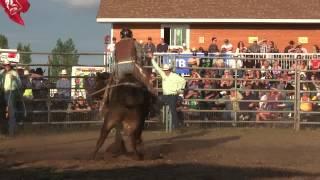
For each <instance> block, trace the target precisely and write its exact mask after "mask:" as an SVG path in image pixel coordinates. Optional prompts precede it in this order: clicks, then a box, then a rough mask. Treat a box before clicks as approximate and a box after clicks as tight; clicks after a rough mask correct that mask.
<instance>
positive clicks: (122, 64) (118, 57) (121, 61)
mask: <svg viewBox="0 0 320 180" xmlns="http://www.w3.org/2000/svg"><path fill="white" fill-rule="evenodd" d="M120 36H121V40H120V41H119V42H117V43H116V45H115V54H114V55H115V63H116V64H115V65H116V69H115V71H116V73H115V75H116V79H117V80H120V79H121V78H122V77H124V75H125V74H128V73H131V74H133V75H134V77H135V78H136V79H138V80H139V81H140V82H142V83H143V84H144V85H145V86H146V87H147V88H148V90H149V91H150V92H152V93H154V90H153V87H152V85H151V83H150V82H149V80H148V79H149V78H148V77H147V75H146V74H145V73H144V72H143V69H142V68H141V66H142V64H143V62H142V48H141V47H140V45H139V44H138V42H136V41H135V40H134V39H133V38H132V37H133V34H132V31H131V30H130V29H128V28H123V29H122V30H121V32H120Z"/></svg>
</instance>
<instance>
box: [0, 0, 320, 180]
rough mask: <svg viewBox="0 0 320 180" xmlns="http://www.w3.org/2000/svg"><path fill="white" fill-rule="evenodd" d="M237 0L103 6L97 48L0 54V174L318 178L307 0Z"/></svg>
mask: <svg viewBox="0 0 320 180" xmlns="http://www.w3.org/2000/svg"><path fill="white" fill-rule="evenodd" d="M229 1H230V0H226V2H229ZM238 1H239V0H235V1H234V3H235V5H232V4H230V5H228V6H222V5H221V4H219V3H216V2H214V3H213V2H211V1H209V0H204V1H203V2H202V3H203V4H202V5H201V8H200V5H199V3H198V2H197V3H195V2H194V3H195V4H194V3H191V2H189V1H185V2H183V1H180V2H181V3H182V2H183V3H184V4H181V3H180V5H178V4H179V3H177V4H172V2H171V1H168V0H164V1H162V2H161V3H160V2H159V1H155V0H152V1H151V2H153V3H150V2H149V1H146V0H138V1H137V0H133V1H132V2H131V1H130V2H129V1H128V2H125V1H123V3H116V1H109V0H101V1H100V6H99V10H98V15H97V18H96V21H97V22H98V23H105V24H106V25H107V26H108V32H107V33H106V36H105V37H104V42H103V43H104V44H102V43H101V44H102V45H101V46H103V47H104V52H98V53H97V52H77V53H65V52H41V51H32V52H26V51H19V50H17V49H8V48H6V49H0V180H2V179H3V180H11V179H14V180H29V179H30V180H37V179H41V180H42V179H46V180H47V179H55V180H60V179H61V180H65V179H66V180H73V179H87V180H91V179H130V180H131V179H134V180H135V179H136V180H140V179H142V180H144V179H146V180H149V179H168V180H171V179H172V180H175V179H187V180H189V179H190V180H193V179H196V180H198V179H199V180H205V179H210V180H211V179H218V180H220V179H232V180H233V179H235V180H238V179H241V180H242V179H244V180H246V179H297V180H298V179H299V180H300V179H310V180H311V179H312V180H313V179H320V170H319V169H320V157H319V152H320V48H319V45H320V44H319V43H320V33H319V32H320V30H319V24H320V21H319V19H320V16H319V13H318V8H315V7H319V8H320V5H319V2H315V1H314V2H313V3H314V4H313V6H311V5H310V6H309V5H308V4H305V3H302V4H301V1H298V0H293V1H291V2H287V3H284V1H288V0H284V1H283V2H282V3H283V4H279V3H277V1H275V0H271V1H272V2H274V3H275V4H276V5H279V7H274V6H275V5H273V6H272V7H270V6H269V5H265V3H262V2H258V1H252V2H250V3H249V4H251V5H250V6H246V5H243V4H242V3H238ZM271 1H270V2H271ZM0 2H1V1H0ZM15 2H18V1H12V2H11V1H8V2H7V1H6V2H5V3H6V5H7V6H6V7H8V8H9V5H10V3H11V5H12V3H15ZM23 2H24V1H23ZM25 2H28V1H25ZM133 2H136V3H137V4H135V3H133ZM230 2H231V1H230ZM298 2H299V3H298ZM212 3H213V4H212ZM141 4H147V5H148V6H150V9H154V11H152V12H151V11H149V10H146V9H144V8H145V7H144V6H141ZM298 4H299V8H298V6H293V5H298ZM1 5H2V6H3V7H4V8H5V6H4V5H3V4H1V3H0V6H1ZM27 5H28V8H29V6H30V4H27ZM181 5H182V6H183V7H180V6H181ZM198 5H199V6H198ZM219 5H221V6H219ZM264 5H265V6H264ZM287 6H288V7H287ZM169 7H170V8H169ZM217 7H220V8H221V9H220V8H217ZM226 7H228V8H229V9H228V12H230V14H225V10H226ZM248 7H251V8H252V9H250V11H249V12H247V11H244V10H242V9H248ZM289 7H290V8H289ZM28 8H26V10H21V11H22V12H23V13H24V12H26V11H27V9H28ZM167 8H169V11H170V12H168V11H167V10H166V9H167ZM207 8H211V9H212V8H215V13H216V14H215V15H212V14H210V13H208V12H211V10H210V11H209V10H208V9H207ZM288 8H289V9H292V8H293V10H295V11H294V12H296V13H297V14H300V15H293V14H292V12H291V11H290V12H291V13H289V12H288V11H287V9H288ZM128 9H130V10H128ZM173 9H175V11H174V12H171V11H173ZM190 9H193V11H189V10H190ZM262 9H264V10H263V11H262ZM277 9H278V10H279V11H278V10H277ZM303 9H309V10H310V11H308V13H305V11H303ZM165 10H166V11H165ZM187 10H188V11H187ZM267 10H269V11H270V13H266V11H267ZM164 11H165V13H164ZM119 12H125V13H124V14H125V15H123V14H120V13H119ZM19 13H20V12H19ZM148 13H149V14H148ZM146 14H147V15H146ZM301 14H305V16H302V15H301ZM235 15H236V17H237V18H236V19H234V16H235ZM242 16H243V17H242ZM306 17H307V18H306ZM10 18H11V19H12V17H10ZM186 18H190V20H187V19H186ZM12 20H13V21H15V20H14V19H12ZM17 23H20V24H22V23H23V20H22V21H17ZM0 48H2V47H1V46H0ZM25 55H30V56H31V57H32V58H36V59H41V62H42V63H30V64H23V63H21V62H22V60H21V59H22V57H23V56H25ZM72 58H80V59H85V62H86V63H83V64H81V63H78V64H76V65H71V64H72V63H70V62H67V61H66V59H67V60H68V59H69V60H70V59H72ZM56 59H58V60H61V61H60V62H65V64H63V63H56V62H55V60H56ZM82 62H83V61H82ZM94 62H96V64H94Z"/></svg>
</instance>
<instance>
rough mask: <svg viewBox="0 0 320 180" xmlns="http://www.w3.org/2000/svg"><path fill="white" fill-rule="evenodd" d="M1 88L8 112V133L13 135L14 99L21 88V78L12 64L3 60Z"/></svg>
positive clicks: (14, 120)
mask: <svg viewBox="0 0 320 180" xmlns="http://www.w3.org/2000/svg"><path fill="white" fill-rule="evenodd" d="M3 67H4V72H3V86H2V88H3V90H4V99H5V103H6V109H7V114H8V119H9V121H8V125H9V135H10V136H14V135H15V132H16V126H17V123H16V108H17V107H16V101H17V98H18V95H19V91H20V88H21V80H20V78H19V75H18V73H17V71H15V70H14V69H13V66H12V64H11V63H10V62H9V61H8V60H5V61H4V62H3Z"/></svg>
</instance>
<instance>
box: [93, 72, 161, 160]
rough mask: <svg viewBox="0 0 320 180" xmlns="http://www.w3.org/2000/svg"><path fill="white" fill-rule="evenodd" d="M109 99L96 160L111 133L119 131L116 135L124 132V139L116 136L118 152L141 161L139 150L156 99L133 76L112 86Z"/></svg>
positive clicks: (125, 77)
mask: <svg viewBox="0 0 320 180" xmlns="http://www.w3.org/2000/svg"><path fill="white" fill-rule="evenodd" d="M108 97H109V98H107V99H106V100H105V107H104V124H103V126H102V128H101V132H100V137H99V139H98V141H97V145H96V149H95V151H94V158H95V157H96V154H97V152H98V151H99V149H100V148H101V146H102V145H103V144H104V142H105V140H106V138H107V136H108V134H109V133H110V131H111V130H112V129H113V128H117V132H119V131H120V129H122V133H121V135H120V134H119V133H117V134H118V135H116V137H117V138H116V144H117V145H118V148H117V149H118V150H121V149H122V150H125V152H127V154H128V155H130V156H134V157H135V158H137V159H142V158H143V154H142V153H141V152H138V150H137V146H138V145H140V144H141V143H142V139H141V135H142V130H143V127H144V122H145V119H146V118H147V116H148V114H149V112H150V110H151V109H150V108H151V107H153V103H154V102H155V100H156V99H157V97H155V96H154V95H152V94H151V93H150V92H149V91H148V90H147V88H146V87H145V86H144V85H143V84H142V83H140V82H139V81H138V80H137V79H135V78H134V76H133V75H131V74H127V75H126V76H124V78H122V79H121V80H120V81H119V83H118V84H117V85H113V86H111V88H110V91H109V95H108ZM119 127H120V128H119ZM123 145H125V147H123ZM119 146H120V147H119Z"/></svg>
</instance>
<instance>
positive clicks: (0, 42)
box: [0, 34, 9, 49]
mask: <svg viewBox="0 0 320 180" xmlns="http://www.w3.org/2000/svg"><path fill="white" fill-rule="evenodd" d="M8 48H9V44H8V39H7V37H6V36H4V35H2V34H0V49H8Z"/></svg>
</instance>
